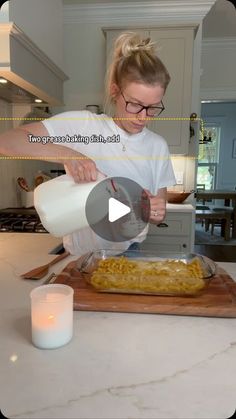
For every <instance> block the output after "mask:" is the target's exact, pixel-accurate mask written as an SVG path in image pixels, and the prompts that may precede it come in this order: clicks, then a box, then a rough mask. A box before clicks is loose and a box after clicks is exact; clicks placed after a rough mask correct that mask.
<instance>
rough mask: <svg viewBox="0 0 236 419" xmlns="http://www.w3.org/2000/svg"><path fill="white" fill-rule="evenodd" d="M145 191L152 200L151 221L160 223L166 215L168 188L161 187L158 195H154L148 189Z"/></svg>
mask: <svg viewBox="0 0 236 419" xmlns="http://www.w3.org/2000/svg"><path fill="white" fill-rule="evenodd" d="M145 192H146V194H147V195H148V198H149V200H150V215H149V222H150V223H153V224H160V223H161V222H162V221H163V220H164V218H165V215H166V188H162V189H159V191H158V194H157V195H152V194H151V192H149V191H148V190H147V189H145Z"/></svg>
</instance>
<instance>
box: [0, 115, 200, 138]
mask: <svg viewBox="0 0 236 419" xmlns="http://www.w3.org/2000/svg"><path fill="white" fill-rule="evenodd" d="M50 119H51V120H54V121H94V120H98V121H108V120H111V119H114V120H115V121H132V120H133V119H134V118H130V117H129V118H128V117H120V118H112V117H101V118H100V117H94V118H82V117H76V118H71V117H70V118H65V117H64V118H62V117H59V118H58V117H51V118H50ZM144 119H145V120H146V121H192V122H195V121H200V136H201V141H202V142H203V138H204V121H203V119H202V118H190V117H188V118H184V117H166V118H158V117H152V118H144ZM43 120H45V118H25V117H0V121H43Z"/></svg>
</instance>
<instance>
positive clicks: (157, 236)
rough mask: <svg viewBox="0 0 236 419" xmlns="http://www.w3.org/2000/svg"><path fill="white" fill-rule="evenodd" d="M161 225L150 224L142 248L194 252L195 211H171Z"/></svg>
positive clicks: (172, 251)
mask: <svg viewBox="0 0 236 419" xmlns="http://www.w3.org/2000/svg"><path fill="white" fill-rule="evenodd" d="M161 225H162V227H161ZM161 225H160V226H156V225H155V224H150V226H149V231H148V235H147V238H146V240H144V241H143V242H142V243H141V249H144V250H148V249H149V250H157V251H158V252H159V253H175V252H176V253H183V252H184V253H189V252H193V244H194V237H193V235H194V212H193V211H191V212H187V213H176V212H169V213H167V215H166V218H165V220H164V222H163V223H162V224H161Z"/></svg>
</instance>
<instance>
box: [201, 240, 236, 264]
mask: <svg viewBox="0 0 236 419" xmlns="http://www.w3.org/2000/svg"><path fill="white" fill-rule="evenodd" d="M194 251H195V253H199V254H201V255H204V256H207V257H209V258H210V259H212V260H214V261H218V262H236V246H229V245H227V246H226V245H214V244H196V245H195V246H194Z"/></svg>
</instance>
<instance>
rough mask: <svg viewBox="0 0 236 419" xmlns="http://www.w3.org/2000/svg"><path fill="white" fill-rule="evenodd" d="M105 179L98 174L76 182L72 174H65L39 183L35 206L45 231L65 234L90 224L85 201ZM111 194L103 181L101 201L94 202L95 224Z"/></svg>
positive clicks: (100, 217) (102, 215) (102, 214)
mask: <svg viewBox="0 0 236 419" xmlns="http://www.w3.org/2000/svg"><path fill="white" fill-rule="evenodd" d="M105 178H106V177H105V176H104V175H103V174H102V173H99V174H98V178H97V180H96V181H94V182H82V183H76V182H75V181H74V179H73V178H72V177H71V176H69V175H62V176H59V177H56V178H54V179H52V180H49V181H47V182H44V183H42V184H41V185H39V186H37V188H35V191H34V206H35V209H36V211H37V212H38V214H39V217H40V220H41V222H42V224H43V226H44V227H45V228H46V230H48V231H49V233H51V234H52V235H53V236H55V237H62V236H65V235H67V234H70V233H73V232H75V231H77V230H80V229H81V228H84V227H87V226H88V221H87V218H86V200H87V198H88V196H89V194H90V192H91V191H92V189H93V188H94V187H95V186H96V185H98V184H99V183H100V182H102V181H103V180H104V179H105ZM107 179H108V178H107ZM109 197H110V195H109V190H108V188H107V187H106V182H104V187H103V188H102V193H101V196H100V199H99V202H97V201H96V202H94V205H95V206H96V207H95V208H96V211H94V220H90V222H91V221H92V222H93V223H96V222H98V221H100V220H101V219H102V218H103V217H104V200H107V202H108V200H109ZM90 205H91V204H90Z"/></svg>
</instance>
